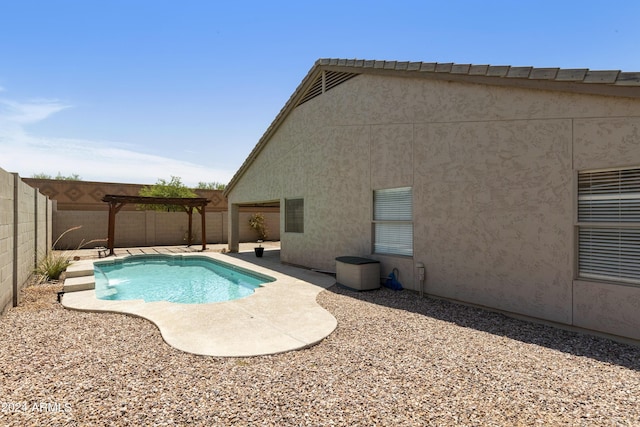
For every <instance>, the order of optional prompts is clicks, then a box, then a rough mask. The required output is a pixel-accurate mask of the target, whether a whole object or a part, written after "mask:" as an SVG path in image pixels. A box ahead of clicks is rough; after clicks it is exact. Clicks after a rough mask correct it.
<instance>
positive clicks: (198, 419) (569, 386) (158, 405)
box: [0, 285, 640, 427]
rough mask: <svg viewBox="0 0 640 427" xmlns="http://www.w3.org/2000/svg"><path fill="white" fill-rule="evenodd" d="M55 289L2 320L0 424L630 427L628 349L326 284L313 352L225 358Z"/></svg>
mask: <svg viewBox="0 0 640 427" xmlns="http://www.w3.org/2000/svg"><path fill="white" fill-rule="evenodd" d="M59 288H60V287H59V286H57V285H45V286H34V287H29V288H27V289H25V291H24V295H25V298H24V301H23V303H22V304H21V305H20V306H19V307H17V308H13V309H11V310H9V312H8V313H7V314H6V315H5V316H3V317H1V318H0V372H1V375H2V378H1V379H2V380H1V382H0V396H1V397H0V399H1V401H2V411H1V412H0V425H9V426H21V427H22V426H28V425H47V426H55V425H71V426H73V425H82V426H86V425H114V426H120V425H140V426H142V425H186V424H193V425H206V426H217V425H221V426H224V425H241V426H247V425H266V426H288V425H294V426H298V425H311V426H372V425H380V426H413V425H415V426H425V425H434V426H449V425H451V426H465V425H474V426H478V425H487V426H520V425H526V426H530V425H544V426H548V425H554V426H560V425H571V426H609V425H640V348H638V347H634V346H628V345H624V344H619V343H616V342H612V341H610V340H606V339H602V338H597V337H592V336H587V335H581V334H577V333H573V332H567V331H563V330H559V329H555V328H552V327H548V326H544V325H538V324H532V323H528V322H523V321H520V320H515V319H511V318H507V317H505V316H503V315H500V314H496V313H490V312H486V311H482V310H479V309H475V308H470V307H465V306H460V305H456V304H451V303H448V302H445V301H439V300H433V299H428V298H425V299H420V298H418V297H417V296H416V295H415V294H413V293H410V292H407V291H403V292H393V291H390V290H386V289H382V290H380V291H373V292H363V293H356V292H351V291H348V290H344V289H341V288H338V287H335V286H334V287H333V288H331V289H329V290H327V291H324V292H322V293H321V294H320V295H319V296H318V302H319V303H320V304H321V305H322V306H323V307H325V308H327V309H328V310H329V311H330V312H331V313H333V315H334V316H335V317H336V318H337V319H338V328H337V329H336V331H335V332H334V333H333V334H332V335H330V336H329V337H328V338H327V339H326V340H324V341H323V342H322V343H320V344H318V345H317V346H314V347H312V348H309V349H306V350H301V351H296V352H290V353H284V354H279V355H273V356H263V357H254V358H229V359H222V358H212V357H202V356H194V355H190V354H186V353H182V352H180V351H178V350H175V349H173V348H171V347H169V346H168V345H167V344H165V343H164V341H162V338H161V336H160V334H159V332H158V330H157V328H156V327H155V326H153V325H152V324H151V323H150V322H148V321H146V320H144V319H140V318H134V317H129V316H125V315H121V314H107V313H82V312H74V311H70V310H65V309H64V308H62V307H61V306H60V305H59V304H57V303H56V302H55V300H56V294H55V292H56V291H57V289H59Z"/></svg>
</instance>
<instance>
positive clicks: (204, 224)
mask: <svg viewBox="0 0 640 427" xmlns="http://www.w3.org/2000/svg"><path fill="white" fill-rule="evenodd" d="M196 209H197V210H198V213H199V214H200V221H201V224H202V250H203V251H204V250H206V249H207V221H206V220H205V217H204V215H205V213H206V212H205V209H206V205H202V206H200V207H199V208H196Z"/></svg>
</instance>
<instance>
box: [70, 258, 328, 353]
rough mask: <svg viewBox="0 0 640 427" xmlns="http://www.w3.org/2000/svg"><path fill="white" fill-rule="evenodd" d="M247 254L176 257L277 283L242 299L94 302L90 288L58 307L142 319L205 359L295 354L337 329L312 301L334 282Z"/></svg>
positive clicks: (89, 264) (169, 340)
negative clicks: (223, 266)
mask: <svg viewBox="0 0 640 427" xmlns="http://www.w3.org/2000/svg"><path fill="white" fill-rule="evenodd" d="M266 253H267V251H265V254H266ZM249 255H252V254H221V253H217V252H196V253H193V254H180V255H179V256H182V257H190V256H198V257H210V258H213V259H216V260H219V261H222V262H225V263H228V264H232V265H235V266H237V267H242V268H246V269H249V270H252V271H255V272H257V273H260V274H265V275H267V276H271V277H273V278H275V279H276V280H275V281H273V282H268V283H265V284H263V286H261V287H260V288H258V289H256V291H255V293H254V294H253V295H250V296H248V297H245V298H241V299H237V300H233V301H226V302H216V303H207V304H179V303H171V302H167V301H158V302H149V303H145V302H144V301H142V300H130V301H110V300H100V299H98V298H97V297H96V295H95V290H94V289H91V290H81V291H75V292H67V293H65V294H64V295H63V296H62V298H61V303H62V305H63V306H64V307H65V308H68V309H72V310H78V311H89V312H111V313H124V314H129V315H134V316H139V317H143V318H145V319H147V320H149V321H150V322H152V323H153V324H155V325H156V326H157V327H158V329H159V330H160V334H161V335H162V338H163V339H164V341H165V342H166V343H167V344H169V345H170V346H172V347H175V348H177V349H179V350H181V351H185V352H187V353H193V354H198V355H203V356H215V357H251V356H263V355H269V354H277V353H283V352H287V351H292V350H299V349H303V348H307V347H310V346H313V345H315V344H317V343H319V342H320V341H322V340H323V339H324V338H326V337H327V336H329V335H330V334H331V333H332V332H333V331H334V330H335V328H336V327H337V321H336V319H335V317H333V315H331V313H329V312H328V311H327V310H325V309H324V308H322V307H321V306H320V305H318V303H317V302H316V297H317V295H318V294H319V293H320V292H321V291H322V290H324V289H326V288H328V287H330V286H333V285H334V284H335V278H334V277H332V276H330V275H327V274H322V273H318V272H314V271H311V270H305V269H302V268H296V267H292V266H288V265H284V264H280V263H279V262H278V264H277V265H276V264H274V263H271V265H269V260H268V257H266V258H267V259H266V260H265V261H263V260H262V259H260V260H258V259H257V258H256V259H252V260H251V261H249V260H250V259H251V258H249ZM118 258H124V257H118ZM243 258H246V259H243ZM94 261H100V260H84V261H78V263H83V264H86V266H87V267H90V268H91V269H93V262H94ZM102 261H104V258H103V259H102Z"/></svg>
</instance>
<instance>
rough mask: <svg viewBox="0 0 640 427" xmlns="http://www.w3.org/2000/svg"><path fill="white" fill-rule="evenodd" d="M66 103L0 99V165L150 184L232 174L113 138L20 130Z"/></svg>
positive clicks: (25, 172) (194, 182) (14, 169)
mask: <svg viewBox="0 0 640 427" xmlns="http://www.w3.org/2000/svg"><path fill="white" fill-rule="evenodd" d="M70 107H71V106H70V105H66V104H63V103H60V102H58V101H55V100H38V101H31V102H28V103H19V102H15V101H11V100H6V99H0V152H1V153H2V155H0V168H2V169H5V170H7V171H9V172H17V173H18V174H19V175H20V176H23V177H29V176H32V175H33V174H36V173H45V174H47V175H51V176H56V175H58V173H61V174H62V175H72V174H78V175H79V176H80V177H81V178H82V179H83V180H85V181H102V182H123V183H135V184H154V183H155V182H157V180H158V179H159V178H163V179H170V177H171V176H172V175H173V176H178V177H180V178H181V179H182V182H183V183H184V184H185V185H188V186H196V185H197V184H198V182H200V181H204V182H211V181H219V182H228V181H229V180H230V179H231V176H232V175H233V172H234V171H231V170H216V169H210V168H207V167H206V166H203V165H198V164H195V163H191V162H184V161H180V160H175V159H171V158H166V157H162V156H157V155H154V154H145V153H142V152H136V151H133V150H130V149H128V148H123V147H124V144H120V143H117V142H112V141H91V140H78V139H69V138H51V137H40V136H35V135H32V134H30V133H29V132H28V131H27V130H26V129H25V125H27V124H32V123H35V122H38V121H41V120H44V119H46V118H47V117H49V116H51V115H53V114H55V113H57V112H59V111H62V110H64V109H66V108H70Z"/></svg>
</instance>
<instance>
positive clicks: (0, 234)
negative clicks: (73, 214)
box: [0, 169, 52, 312]
mask: <svg viewBox="0 0 640 427" xmlns="http://www.w3.org/2000/svg"><path fill="white" fill-rule="evenodd" d="M51 213H52V210H51V203H50V201H49V199H48V198H47V197H46V196H44V195H42V194H40V193H39V192H38V191H37V190H36V189H34V188H33V187H31V186H29V185H27V184H25V183H24V182H22V180H21V179H20V177H19V176H18V175H17V174H12V173H8V172H6V171H5V170H3V169H0V311H1V312H4V311H5V310H6V309H7V308H9V307H10V306H16V305H18V302H19V296H20V290H21V289H22V288H23V287H24V286H25V285H26V284H27V282H28V280H29V278H30V277H31V275H32V273H33V270H34V268H35V267H36V266H37V263H38V262H39V260H40V259H42V257H44V256H45V255H46V254H47V252H48V250H49V248H50V247H51V230H52V227H51V224H52V217H51Z"/></svg>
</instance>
